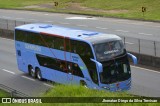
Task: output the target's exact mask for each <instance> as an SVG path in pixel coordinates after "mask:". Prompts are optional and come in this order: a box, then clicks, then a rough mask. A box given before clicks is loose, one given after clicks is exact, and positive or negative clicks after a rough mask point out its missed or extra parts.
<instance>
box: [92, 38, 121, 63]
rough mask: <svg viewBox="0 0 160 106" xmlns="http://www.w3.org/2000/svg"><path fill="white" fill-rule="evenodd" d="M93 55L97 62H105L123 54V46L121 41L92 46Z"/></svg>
mask: <svg viewBox="0 0 160 106" xmlns="http://www.w3.org/2000/svg"><path fill="white" fill-rule="evenodd" d="M94 50H95V54H96V57H97V60H98V61H106V60H110V59H111V58H114V57H116V56H118V55H120V54H123V52H124V45H123V42H122V41H121V40H116V41H109V42H105V43H99V44H95V45H94Z"/></svg>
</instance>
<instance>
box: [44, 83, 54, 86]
mask: <svg viewBox="0 0 160 106" xmlns="http://www.w3.org/2000/svg"><path fill="white" fill-rule="evenodd" d="M43 85H46V86H49V87H53V85H50V84H47V83H43Z"/></svg>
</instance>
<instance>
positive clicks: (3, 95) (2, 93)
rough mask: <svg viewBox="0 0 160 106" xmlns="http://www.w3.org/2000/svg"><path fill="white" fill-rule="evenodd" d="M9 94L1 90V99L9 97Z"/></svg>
mask: <svg viewBox="0 0 160 106" xmlns="http://www.w3.org/2000/svg"><path fill="white" fill-rule="evenodd" d="M8 96H9V94H8V93H7V92H5V91H2V90H0V97H8Z"/></svg>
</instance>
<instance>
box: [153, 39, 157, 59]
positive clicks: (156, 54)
mask: <svg viewBox="0 0 160 106" xmlns="http://www.w3.org/2000/svg"><path fill="white" fill-rule="evenodd" d="M156 52H157V50H156V42H155V41H154V55H155V56H156V55H157V54H156Z"/></svg>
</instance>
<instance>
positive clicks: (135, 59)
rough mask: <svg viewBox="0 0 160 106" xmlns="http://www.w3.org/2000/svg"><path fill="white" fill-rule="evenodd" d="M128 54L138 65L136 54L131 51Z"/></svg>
mask: <svg viewBox="0 0 160 106" xmlns="http://www.w3.org/2000/svg"><path fill="white" fill-rule="evenodd" d="M127 55H128V56H129V57H130V58H131V59H132V60H133V63H134V65H136V64H137V63H138V61H137V57H136V56H134V55H133V54H131V53H127Z"/></svg>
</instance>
